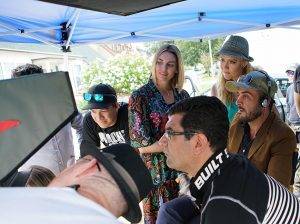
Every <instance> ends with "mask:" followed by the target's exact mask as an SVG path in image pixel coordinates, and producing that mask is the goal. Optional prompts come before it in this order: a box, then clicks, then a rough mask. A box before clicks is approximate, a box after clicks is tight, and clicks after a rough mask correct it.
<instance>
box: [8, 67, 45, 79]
mask: <svg viewBox="0 0 300 224" xmlns="http://www.w3.org/2000/svg"><path fill="white" fill-rule="evenodd" d="M37 73H43V69H42V68H41V67H39V66H37V65H34V64H26V65H20V66H18V67H17V68H15V69H14V70H12V78H17V77H20V76H25V75H31V74H37Z"/></svg>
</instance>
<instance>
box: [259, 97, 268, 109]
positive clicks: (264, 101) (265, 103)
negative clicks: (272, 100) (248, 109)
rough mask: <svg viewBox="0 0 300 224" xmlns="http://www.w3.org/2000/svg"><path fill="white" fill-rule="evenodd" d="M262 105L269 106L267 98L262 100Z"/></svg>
mask: <svg viewBox="0 0 300 224" xmlns="http://www.w3.org/2000/svg"><path fill="white" fill-rule="evenodd" d="M261 106H262V107H264V108H266V107H267V106H268V100H267V99H264V100H263V101H262V102H261Z"/></svg>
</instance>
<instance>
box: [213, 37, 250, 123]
mask: <svg viewBox="0 0 300 224" xmlns="http://www.w3.org/2000/svg"><path fill="white" fill-rule="evenodd" d="M218 55H219V57H220V67H221V74H220V77H219V81H218V82H217V83H216V84H214V85H213V87H212V89H211V95H212V96H216V97H218V98H219V99H220V100H221V101H222V102H223V103H224V104H225V105H226V107H227V110H228V118H229V121H230V122H231V121H232V120H233V117H234V115H235V114H236V112H237V110H238V108H237V105H236V103H235V100H236V98H235V95H234V94H233V93H230V92H228V91H227V90H226V89H225V83H226V81H230V80H233V81H236V80H238V78H239V77H240V76H241V75H244V74H247V73H248V72H250V71H253V70H254V69H253V67H252V66H251V64H250V62H251V61H253V58H252V57H250V56H249V45H248V41H247V40H246V39H245V38H244V37H241V36H230V37H229V38H228V40H226V41H225V42H224V43H223V46H222V47H221V49H220V51H219V52H218Z"/></svg>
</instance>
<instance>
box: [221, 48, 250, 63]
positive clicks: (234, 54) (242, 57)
mask: <svg viewBox="0 0 300 224" xmlns="http://www.w3.org/2000/svg"><path fill="white" fill-rule="evenodd" d="M220 55H229V56H233V57H237V58H241V59H244V60H246V61H250V62H252V61H254V59H253V58H252V57H250V56H248V57H247V56H245V55H242V54H238V53H236V52H232V51H226V50H220V51H219V52H218V53H216V56H220Z"/></svg>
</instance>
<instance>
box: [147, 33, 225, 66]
mask: <svg viewBox="0 0 300 224" xmlns="http://www.w3.org/2000/svg"><path fill="white" fill-rule="evenodd" d="M224 39H225V38H217V39H213V40H211V48H212V54H213V61H214V62H215V61H217V59H218V58H217V57H216V56H215V54H216V53H217V52H218V50H219V49H220V48H221V46H222V43H223V41H224ZM166 43H172V44H175V45H176V46H177V47H178V48H179V50H180V51H181V54H182V58H183V61H184V65H185V66H191V67H195V66H197V64H199V63H201V64H203V65H204V67H205V68H206V69H207V70H206V71H209V67H210V64H207V59H209V45H208V40H203V41H186V40H176V41H162V42H151V43H148V44H146V47H147V48H148V53H151V54H154V53H155V52H156V51H157V49H158V48H159V47H160V46H161V45H163V44H166ZM204 55H205V56H204ZM202 60H205V61H202Z"/></svg>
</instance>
